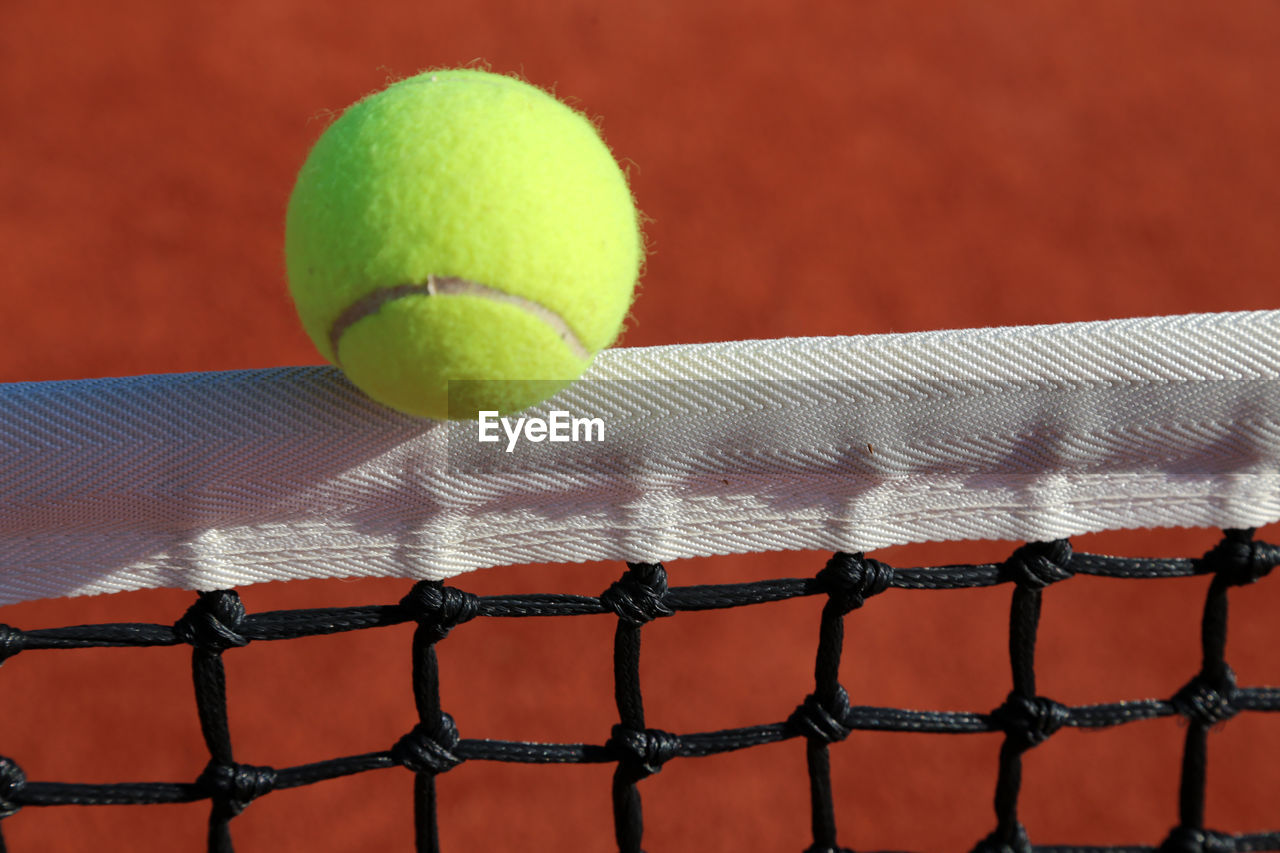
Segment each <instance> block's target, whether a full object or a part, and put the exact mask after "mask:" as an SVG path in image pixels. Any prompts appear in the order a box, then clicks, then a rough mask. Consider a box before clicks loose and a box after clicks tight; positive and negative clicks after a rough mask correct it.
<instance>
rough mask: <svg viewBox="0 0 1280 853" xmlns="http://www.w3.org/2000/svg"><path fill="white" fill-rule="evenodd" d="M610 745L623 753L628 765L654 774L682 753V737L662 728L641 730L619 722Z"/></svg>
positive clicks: (645, 773)
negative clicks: (627, 726)
mask: <svg viewBox="0 0 1280 853" xmlns="http://www.w3.org/2000/svg"><path fill="white" fill-rule="evenodd" d="M609 746H611V747H613V749H614V750H615V751H616V752H618V753H620V754H621V761H622V762H623V763H625V764H626V765H627V766H628V767H630V768H632V769H633V770H637V771H641V772H642V773H643V774H644V776H652V775H653V774H654V773H657V772H658V771H660V770H661V769H662V765H664V764H666V763H667V762H668V761H670V760H671V759H673V758H675V757H676V756H677V755H678V754H679V753H680V738H679V737H678V736H677V735H673V734H671V733H670V732H664V731H662V730H661V729H644V730H643V731H641V730H639V729H629V728H626V727H625V726H623V725H621V724H618V725H615V726H614V727H613V735H612V736H611V737H610V738H609ZM642 778H643V777H642Z"/></svg>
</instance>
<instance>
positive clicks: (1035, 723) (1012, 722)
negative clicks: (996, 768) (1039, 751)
mask: <svg viewBox="0 0 1280 853" xmlns="http://www.w3.org/2000/svg"><path fill="white" fill-rule="evenodd" d="M991 717H992V719H994V720H995V721H996V723H997V724H998V725H999V726H1000V728H1001V729H1003V730H1004V733H1005V734H1006V735H1007V736H1008V737H1009V738H1010V739H1011V740H1012V741H1013V742H1014V743H1015V744H1016V745H1017V746H1020V747H1021V748H1022V749H1024V750H1025V749H1030V748H1031V747H1033V746H1039V745H1040V744H1042V743H1044V742H1045V741H1046V740H1048V739H1049V738H1050V737H1051V736H1052V735H1053V733H1054V732H1056V731H1058V729H1060V728H1062V727H1063V726H1064V725H1066V723H1067V721H1068V720H1070V719H1071V711H1070V710H1068V709H1067V707H1066V706H1065V705H1062V704H1059V703H1058V702H1055V701H1053V700H1052V699H1046V698H1045V697H1043V696H1023V695H1022V694H1021V693H1010V694H1009V697H1008V698H1007V699H1005V700H1004V704H1003V705H1001V706H1000V707H999V708H996V709H995V710H994V711H992V712H991Z"/></svg>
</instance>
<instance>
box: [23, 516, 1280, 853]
mask: <svg viewBox="0 0 1280 853" xmlns="http://www.w3.org/2000/svg"><path fill="white" fill-rule="evenodd" d="M1277 564H1280V548H1277V547H1276V546H1274V545H1269V544H1266V543H1260V542H1255V541H1253V533H1252V531H1242V530H1232V531H1226V532H1225V534H1224V536H1223V539H1222V540H1221V541H1220V542H1219V544H1218V545H1217V546H1216V547H1215V548H1214V549H1212V550H1211V551H1210V552H1209V553H1208V554H1205V555H1204V556H1203V557H1199V558H1185V559H1146V558H1129V557H1109V556H1102V555H1090V554H1073V553H1072V551H1071V548H1070V546H1069V544H1068V543H1067V542H1065V541H1058V542H1049V543H1032V544H1030V545H1026V546H1023V547H1022V548H1019V549H1018V550H1017V551H1016V552H1015V553H1014V554H1013V555H1012V556H1011V557H1010V558H1009V559H1008V560H1006V561H1005V562H1004V563H1001V564H987V565H978V566H940V567H932V568H906V569H893V568H891V567H889V566H885V565H883V564H880V563H877V562H876V561H874V560H870V559H867V558H866V557H864V556H863V555H861V554H844V553H840V554H836V555H834V556H833V557H832V559H831V560H830V561H829V562H828V564H827V565H826V566H825V567H824V568H823V569H822V570H821V571H820V572H818V573H817V575H816V576H814V577H811V578H807V579H786V578H784V579H773V580H768V581H760V582H756V583H745V584H728V585H722V586H703V587H698V586H694V587H684V588H676V589H670V590H668V588H667V578H666V572H665V569H664V568H663V567H662V566H661V565H659V564H639V563H637V564H630V565H629V566H628V568H627V571H626V573H625V574H624V575H623V576H622V578H621V579H620V580H619V581H618V582H616V583H615V584H613V585H612V586H611V587H610V588H609V589H607V590H605V592H603V593H602V594H601V595H600V596H598V597H594V598H593V597H588V596H568V595H556V594H549V593H548V594H539V595H527V596H490V597H484V598H478V597H476V596H474V595H471V594H470V593H465V592H463V591H461V590H457V589H453V588H450V587H445V586H443V585H442V584H441V583H440V582H428V581H422V582H420V583H418V584H415V585H414V587H413V589H412V590H411V591H410V593H409V594H408V595H406V596H405V598H404V599H403V600H401V601H400V602H399V603H396V604H379V605H368V606H360V607H347V608H331V609H318V610H295V611H273V612H268V613H259V614H253V615H246V614H245V612H244V608H243V606H242V605H241V603H240V600H239V597H238V595H237V594H236V593H235V592H234V591H231V590H222V591H214V592H205V593H201V594H200V595H199V596H198V598H197V600H196V602H195V603H194V604H193V605H192V607H191V608H190V609H189V610H188V611H187V613H186V614H185V615H184V616H183V617H182V618H181V619H179V620H178V622H176V623H174V624H172V625H153V624H134V623H115V624H104V625H76V626H67V627H59V628H40V629H35V630H22V629H19V628H14V627H11V626H8V625H0V662H3V661H4V660H7V659H8V658H11V657H13V656H14V655H17V654H20V653H21V654H24V655H25V654H30V653H33V652H37V653H38V650H42V649H43V650H56V649H64V650H65V649H79V648H90V647H108V646H113V647H135V648H136V647H145V646H171V645H175V644H183V643H185V644H188V645H190V646H191V648H192V658H191V660H192V680H193V684H194V689H195V698H196V704H197V714H198V717H199V722H200V728H201V732H202V735H203V738H204V742H205V746H206V748H207V750H208V752H209V763H208V765H207V766H206V767H205V769H204V771H203V772H202V773H201V774H200V776H199V777H198V778H197V779H196V780H194V781H181V782H115V783H74V782H46V781H29V780H28V778H27V775H26V772H25V770H24V768H23V767H22V766H21V765H20V764H19V763H18V762H17V761H16V760H14V759H12V758H9V757H0V818H9V817H11V816H13V815H15V814H16V813H17V812H18V811H20V810H22V809H23V808H24V807H27V806H33V807H48V806H59V805H82V806H84V805H124V804H146V803H183V802H195V801H199V800H209V801H210V803H211V806H212V808H211V812H210V819H209V832H208V849H209V850H211V851H214V853H231V851H232V847H231V837H230V832H229V823H230V820H231V819H232V818H233V817H235V816H236V815H238V814H239V813H240V812H241V811H243V809H244V808H245V807H246V806H247V805H248V804H249V803H250V802H251V801H253V800H254V799H255V798H257V797H259V796H262V795H264V794H266V793H269V792H271V791H273V790H276V789H279V788H291V787H297V786H301V785H310V784H313V783H316V782H320V781H323V780H325V779H335V778H338V777H341V776H347V775H350V774H355V773H363V772H366V771H370V770H376V769H381V768H392V767H397V766H398V767H401V768H407V769H408V770H410V771H412V772H413V773H414V774H415V779H414V794H413V795H414V801H415V826H416V829H417V834H416V849H417V850H418V851H419V853H421V851H433V853H434V851H438V850H439V847H440V843H439V839H438V832H437V814H436V805H435V796H436V777H437V776H438V775H439V774H441V773H444V772H446V771H447V770H449V769H451V768H452V767H455V766H457V765H458V764H460V763H461V762H462V761H463V759H468V760H472V759H476V760H495V761H518V762H526V763H540V764H547V763H616V772H615V774H614V782H613V792H614V820H615V835H616V838H617V841H618V848H619V850H621V851H622V853H640V851H641V847H640V844H641V834H642V830H643V821H642V819H641V817H642V816H641V811H640V794H639V790H638V787H637V783H638V782H639V781H640V780H642V779H644V778H646V777H647V776H649V775H652V774H654V773H657V772H658V771H659V770H660V769H661V767H662V766H663V764H664V763H665V762H666V761H668V760H669V759H671V758H673V757H676V756H682V757H691V756H698V755H713V754H719V753H724V752H730V751H734V750H738V749H745V748H749V747H753V746H759V745H762V744H767V743H777V742H780V741H784V740H787V739H790V738H804V739H805V741H806V755H807V760H808V769H809V776H810V778H809V783H810V785H809V787H810V795H811V818H812V821H811V822H812V830H813V844H812V846H811V847H810V848H809V850H810V851H814V853H834V851H841V850H843V848H839V847H837V846H836V843H837V842H836V826H835V824H836V821H835V810H834V808H833V805H832V803H833V792H832V788H831V770H830V764H831V760H832V756H831V744H833V743H835V742H837V741H840V740H843V739H845V738H846V737H847V736H848V735H849V734H850V732H851V731H855V730H857V731H859V732H868V733H869V732H872V731H931V732H939V733H943V732H946V733H953V734H963V733H979V732H1001V733H1003V735H1004V738H1003V742H1002V744H1001V749H1000V758H999V768H1000V769H999V774H998V778H997V786H996V788H997V790H996V795H995V798H994V799H995V812H996V821H995V824H996V826H995V829H994V830H993V831H992V832H991V833H990V835H988V836H987V838H986V839H984V840H982V841H980V842H979V843H978V845H977V847H975V848H974V849H975V850H977V851H982V853H1028V851H1035V852H1036V853H1082V851H1086V850H1087V851H1091V853H1099V851H1109V853H1136V851H1141V853H1155V851H1159V853H1246V851H1247V852H1248V853H1256V851H1263V850H1268V851H1280V831H1270V832H1255V833H1252V834H1240V835H1232V834H1229V833H1225V832H1221V831H1216V830H1212V829H1209V828H1207V827H1206V826H1205V825H1204V823H1205V783H1206V775H1207V774H1206V768H1207V763H1208V762H1207V759H1208V754H1207V746H1208V744H1209V738H1208V734H1209V732H1210V730H1211V729H1213V728H1214V727H1216V726H1219V725H1221V724H1224V723H1225V722H1226V721H1227V720H1229V719H1230V718H1231V717H1233V716H1234V715H1235V714H1237V713H1240V712H1248V713H1257V712H1269V713H1270V714H1271V715H1273V718H1275V717H1274V715H1275V714H1278V713H1280V688H1277V687H1261V686H1248V687H1238V686H1237V684H1236V680H1235V675H1234V673H1233V672H1232V670H1231V667H1230V666H1229V665H1228V664H1227V661H1226V654H1225V653H1226V641H1227V624H1228V620H1227V615H1228V612H1227V603H1228V594H1229V590H1230V589H1231V588H1232V587H1236V586H1244V585H1247V584H1252V583H1254V582H1256V581H1258V580H1260V579H1261V578H1263V577H1265V576H1266V575H1267V574H1268V573H1269V572H1271V570H1272V569H1273V568H1274V566H1275V565H1277ZM1073 574H1088V575H1093V576H1098V577H1111V578H1133V579H1139V578H1141V579H1155V578H1185V577H1191V576H1196V575H1200V576H1203V575H1211V576H1212V580H1211V582H1210V583H1209V584H1208V590H1207V596H1206V600H1205V606H1204V612H1203V616H1202V619H1201V625H1200V629H1201V630H1200V639H1201V652H1202V654H1201V659H1200V661H1199V668H1198V671H1196V672H1195V674H1194V675H1193V676H1192V677H1191V679H1190V680H1189V681H1188V682H1187V683H1186V684H1185V686H1183V687H1182V688H1181V689H1180V690H1178V691H1177V692H1176V693H1175V694H1174V695H1173V696H1172V697H1170V698H1146V699H1143V698H1130V699H1124V700H1119V701H1114V702H1110V703H1106V704H1097V705H1089V706H1077V707H1066V706H1063V705H1061V704H1059V703H1057V702H1054V701H1053V700H1051V699H1048V698H1045V697H1043V696H1040V695H1038V693H1037V691H1038V689H1039V688H1040V687H1042V686H1043V685H1038V684H1037V677H1036V667H1035V651H1036V640H1037V632H1038V627H1039V617H1040V610H1041V605H1042V603H1043V590H1044V588H1045V587H1047V586H1049V585H1050V584H1053V583H1056V582H1057V581H1060V580H1064V579H1067V578H1069V577H1071V576H1072V575H1073ZM1010 582H1012V583H1013V584H1014V589H1013V595H1012V601H1011V605H1010V613H1009V635H1008V639H1009V647H1008V653H1009V661H1010V665H1011V670H1012V679H1011V680H1012V689H1011V691H1010V693H1009V694H1008V696H1007V697H1006V699H1005V700H1004V703H1003V704H1002V705H1001V706H1000V707H998V708H996V709H995V710H994V711H990V712H983V711H910V710H905V709H900V708H878V707H869V706H851V705H850V704H849V697H848V695H847V693H846V691H845V690H844V688H843V687H842V686H841V684H840V682H839V666H840V659H841V654H842V646H843V642H844V631H845V628H846V626H845V624H844V621H845V620H846V619H848V618H850V617H849V616H848V614H849V613H850V612H851V611H853V610H855V609H857V608H858V607H861V606H862V605H863V602H864V600H865V599H867V598H869V597H870V596H873V595H876V594H878V593H880V592H882V591H884V590H886V589H888V588H893V587H896V588H898V589H902V590H940V589H962V588H974V587H989V586H993V585H996V584H1001V583H1010ZM809 595H825V596H826V597H827V601H826V602H825V605H824V607H823V612H822V621H821V623H820V627H819V642H818V649H817V654H816V660H815V663H814V669H813V672H814V690H813V693H811V694H810V695H809V696H807V697H805V698H804V701H803V702H801V703H800V704H799V705H798V706H797V707H796V709H795V710H794V711H793V712H792V714H791V716H790V717H788V718H787V719H786V720H784V721H781V722H770V723H763V724H759V725H755V726H748V727H744V728H741V729H732V730H724V731H715V732H695V733H689V734H682V735H674V734H670V733H667V732H663V731H660V730H657V729H650V728H646V719H645V710H644V703H643V697H642V694H641V682H640V638H641V629H642V626H643V625H644V624H645V623H647V622H649V621H651V620H653V619H656V618H659V617H664V616H670V615H672V614H673V613H675V612H677V611H697V610H705V609H711V608H721V607H736V606H739V605H751V604H754V605H764V604H767V603H769V602H775V601H781V600H784V599H788V598H795V597H798V596H809ZM610 612H612V613H614V614H615V616H616V617H617V620H618V621H617V626H616V630H615V634H614V646H613V656H614V693H615V700H616V704H617V707H618V719H619V722H618V723H617V725H615V727H614V731H613V733H612V735H611V737H610V738H609V740H608V741H607V742H606V743H604V744H600V743H599V742H598V741H597V742H595V743H554V744H543V743H528V742H523V741H501V740H462V739H461V738H460V737H459V734H458V731H457V728H456V727H455V726H454V723H453V720H452V718H451V717H450V716H449V715H448V714H447V713H445V712H444V711H443V710H442V703H441V697H440V693H439V666H438V662H437V659H436V654H437V650H436V645H437V644H438V643H439V642H440V641H441V640H442V639H444V637H445V636H446V635H447V634H448V633H449V631H450V629H451V628H453V627H454V626H456V625H458V624H460V623H462V622H465V621H467V620H469V619H471V618H473V617H475V616H477V615H483V616H486V617H512V616H556V615H587V614H592V613H596V614H603V613H610ZM407 622H416V623H417V630H416V631H415V633H414V642H413V647H412V674H413V695H414V701H415V704H416V708H417V712H418V723H417V724H416V725H415V726H414V728H413V729H412V731H410V732H409V733H407V734H406V735H404V736H403V737H402V738H400V740H399V741H397V742H396V743H395V744H394V745H393V746H392V747H391V748H390V749H387V750H380V751H376V752H370V753H365V754H362V755H351V756H343V757H338V758H327V759H323V760H319V761H316V762H314V763H312V764H306V765H300V766H297V767H286V768H283V769H280V770H275V769H272V768H266V767H253V766H250V765H245V764H238V763H236V761H235V756H234V754H233V752H232V748H231V733H230V726H229V722H228V711H227V689H226V679H225V671H224V657H225V655H224V653H225V652H226V651H227V650H228V649H233V648H236V647H240V646H245V645H248V643H249V642H250V641H251V640H252V641H254V642H257V641H271V640H286V639H294V638H297V637H303V636H316V635H321V634H332V633H338V632H343V631H352V630H362V629H369V628H377V627H382V626H386V625H395V624H403V623H407ZM1041 680H1042V679H1041ZM1174 716H1178V717H1182V718H1184V719H1186V720H1187V721H1188V732H1187V737H1186V743H1185V746H1184V749H1183V753H1182V773H1181V776H1180V779H1179V789H1178V791H1179V793H1178V802H1177V819H1178V825H1177V826H1175V827H1174V828H1173V829H1172V830H1171V832H1170V833H1169V834H1168V835H1167V836H1166V837H1165V838H1164V840H1163V841H1160V842H1157V846H1147V845H1144V844H1127V845H1125V844H1122V845H1114V846H1097V847H1087V848H1086V847H1079V846H1071V845H1064V846H1052V845H1050V846H1043V845H1035V846H1033V845H1032V844H1031V842H1030V841H1029V839H1028V835H1027V832H1026V830H1025V829H1024V827H1022V826H1021V825H1020V823H1019V820H1018V797H1019V792H1020V791H1021V789H1022V786H1023V782H1024V779H1023V760H1022V755H1023V754H1024V753H1025V752H1026V751H1027V750H1029V749H1030V748H1032V747H1034V746H1036V745H1037V744H1039V743H1042V742H1043V741H1044V740H1046V739H1048V738H1049V737H1050V736H1052V735H1053V734H1054V733H1055V732H1056V731H1057V730H1058V729H1060V728H1061V727H1063V726H1071V727H1076V728H1084V729H1091V730H1092V729H1099V728H1105V727H1111V726H1119V725H1124V724H1127V723H1132V722H1135V721H1140V720H1151V719H1157V718H1164V717H1174ZM1256 793H1257V794H1258V795H1259V796H1270V795H1271V792H1267V791H1262V790H1257V791H1256ZM19 819H20V818H19ZM846 831H847V828H846ZM126 843H127V842H126ZM5 845H6V841H5V840H4V839H3V838H2V837H0V851H3V850H5V849H7V848H6V846H5ZM7 845H8V847H12V846H13V840H12V838H10V839H8V840H7Z"/></svg>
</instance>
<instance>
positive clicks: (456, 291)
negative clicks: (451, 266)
mask: <svg viewBox="0 0 1280 853" xmlns="http://www.w3.org/2000/svg"><path fill="white" fill-rule="evenodd" d="M405 296H478V297H480V298H481V299H491V300H493V301H494V302H505V303H506V304H507V305H514V306H515V307H517V308H519V309H520V310H522V311H524V312H525V313H528V314H532V315H533V316H534V317H536V318H538V319H539V320H541V321H542V322H544V323H546V324H547V325H548V326H550V327H551V330H552V331H554V332H555V333H556V336H557V337H559V338H560V340H562V341H564V343H565V345H566V346H567V347H569V349H570V350H572V351H573V354H574V355H575V356H577V357H578V358H583V359H585V358H588V357H590V355H591V353H590V352H588V351H587V348H586V347H585V346H583V345H582V341H580V340H578V336H577V335H575V334H574V333H573V329H570V328H569V324H568V323H566V322H565V321H564V318H563V317H561V316H560V315H559V314H557V313H556V312H554V311H552V310H551V309H550V308H548V307H547V306H545V305H541V304H539V303H537V302H534V301H533V300H532V299H525V298H524V297H523V296H515V295H514V294H511V293H506V292H504V291H501V290H497V289H496V288H492V287H489V286H488V285H484V284H480V283H479V282H475V281H470V280H468V279H465V278H456V277H454V276H435V275H429V276H427V280H426V281H425V282H423V283H422V284H397V285H395V286H394V287H384V288H381V289H379V290H375V291H373V292H372V293H367V294H365V295H364V296H362V297H360V298H359V299H357V300H356V301H355V302H352V303H351V304H350V305H348V306H347V307H346V308H345V309H344V310H343V312H342V313H341V314H339V315H338V319H336V320H334V321H333V325H332V326H330V327H329V349H330V350H331V351H332V352H333V357H334V359H335V360H337V361H338V362H339V363H341V359H339V358H338V343H339V342H340V341H341V340H342V336H343V335H344V334H346V331H347V329H349V328H351V326H352V325H354V324H355V323H356V322H358V321H360V320H362V319H364V318H365V317H368V316H371V315H373V314H377V313H378V311H379V310H380V309H381V308H382V306H383V305H386V304H387V303H388V302H394V301H395V300H397V299H401V298H403V297H405Z"/></svg>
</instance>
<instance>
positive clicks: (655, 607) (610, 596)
mask: <svg viewBox="0 0 1280 853" xmlns="http://www.w3.org/2000/svg"><path fill="white" fill-rule="evenodd" d="M666 597H667V570H666V569H665V568H663V566H662V564H661V563H627V573H626V574H625V575H623V576H622V577H621V578H619V579H618V580H617V581H614V583H613V585H612V586H610V587H609V588H608V589H606V590H605V591H604V592H602V593H600V603H601V604H603V605H604V606H605V607H607V608H609V609H610V610H612V611H613V612H614V613H616V614H618V618H619V619H621V620H622V621H623V622H626V623H628V624H631V625H643V624H644V623H646V622H652V621H653V620H654V619H657V618H658V617H659V616H671V615H672V614H674V613H675V611H674V610H672V609H671V606H670V605H669V604H667V602H666Z"/></svg>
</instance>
